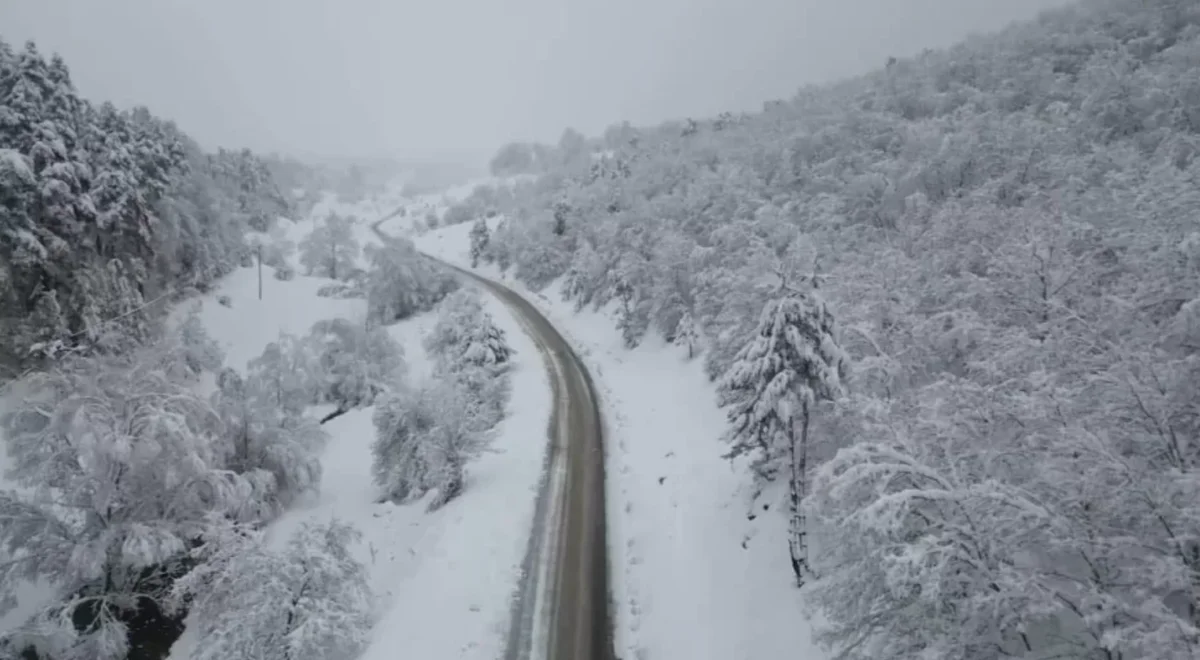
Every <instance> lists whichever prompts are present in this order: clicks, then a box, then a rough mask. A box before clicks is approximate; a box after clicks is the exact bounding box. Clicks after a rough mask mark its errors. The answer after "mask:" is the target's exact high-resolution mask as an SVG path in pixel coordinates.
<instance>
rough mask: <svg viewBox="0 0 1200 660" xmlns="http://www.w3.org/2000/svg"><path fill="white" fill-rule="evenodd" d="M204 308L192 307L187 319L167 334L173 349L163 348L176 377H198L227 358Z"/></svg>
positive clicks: (213, 371) (169, 369)
mask: <svg viewBox="0 0 1200 660" xmlns="http://www.w3.org/2000/svg"><path fill="white" fill-rule="evenodd" d="M200 309H201V308H200V306H199V305H196V306H194V307H192V309H191V310H189V311H188V313H187V316H186V317H185V318H184V320H183V322H182V323H180V324H179V326H178V327H177V328H175V330H174V331H172V332H171V333H168V335H167V336H166V337H165V338H164V341H165V342H166V343H167V345H169V346H170V347H171V349H172V350H168V351H161V353H162V355H163V356H164V357H165V358H167V360H168V363H167V364H165V365H164V368H165V369H166V370H167V371H168V373H169V374H170V375H171V377H172V379H174V380H178V381H181V382H186V381H195V380H196V379H198V378H199V376H200V374H201V373H203V372H205V371H207V372H210V373H214V374H215V373H217V372H219V371H220V370H221V366H222V364H223V363H224V361H225V352H224V351H223V350H221V346H220V344H218V343H217V342H216V340H214V339H213V338H212V337H210V336H209V335H208V331H207V330H205V329H204V322H203V321H202V320H201V318H200Z"/></svg>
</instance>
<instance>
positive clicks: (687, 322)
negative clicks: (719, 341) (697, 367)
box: [673, 312, 700, 360]
mask: <svg viewBox="0 0 1200 660" xmlns="http://www.w3.org/2000/svg"><path fill="white" fill-rule="evenodd" d="M673 339H674V340H675V343H676V344H679V345H680V346H683V347H684V348H685V349H687V356H688V359H689V360H690V359H692V358H694V357H696V348H697V346H699V344H700V331H699V329H698V328H696V321H695V320H694V319H693V318H692V313H691V312H684V313H683V316H680V317H679V323H678V324H677V325H676V326H675V333H674V337H673Z"/></svg>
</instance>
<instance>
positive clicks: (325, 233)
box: [300, 213, 359, 280]
mask: <svg viewBox="0 0 1200 660" xmlns="http://www.w3.org/2000/svg"><path fill="white" fill-rule="evenodd" d="M358 250H359V246H358V241H357V240H355V238H354V223H353V219H352V218H347V217H342V216H340V215H337V214H334V213H330V214H329V216H328V217H327V218H325V222H324V223H322V224H320V225H318V226H317V227H316V228H315V229H313V230H312V233H310V234H309V235H308V236H306V237H305V238H304V240H302V241H300V265H302V266H304V267H305V269H307V274H309V275H316V276H318V277H329V278H332V279H335V280H338V279H345V277H346V276H347V275H348V274H349V271H350V269H352V268H353V267H354V263H355V260H357V259H358Z"/></svg>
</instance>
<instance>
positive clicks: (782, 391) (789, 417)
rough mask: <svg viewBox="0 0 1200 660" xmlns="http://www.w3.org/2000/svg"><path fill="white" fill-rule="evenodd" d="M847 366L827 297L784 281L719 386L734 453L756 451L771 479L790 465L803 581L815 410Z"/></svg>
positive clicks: (759, 471)
mask: <svg viewBox="0 0 1200 660" xmlns="http://www.w3.org/2000/svg"><path fill="white" fill-rule="evenodd" d="M847 367H848V364H847V358H846V356H845V354H844V353H843V351H842V349H841V347H840V346H838V344H837V339H836V336H835V328H834V322H833V317H832V315H831V314H830V313H829V310H828V308H827V307H826V305H825V303H824V301H822V300H821V299H820V297H819V296H817V294H816V292H815V291H804V290H799V291H797V290H791V289H788V288H786V287H781V291H780V297H779V298H777V299H776V300H772V301H770V302H768V303H767V304H766V306H765V307H764V308H763V310H762V315H761V316H760V318H759V322H758V328H757V329H756V332H755V335H754V338H753V339H751V340H750V341H749V342H748V343H747V344H746V346H745V348H743V349H742V350H741V351H739V352H738V354H737V355H736V356H735V357H734V362H733V364H732V365H731V366H730V367H729V371H728V372H726V374H725V376H724V377H723V378H722V379H721V381H720V383H719V386H718V392H719V393H720V397H721V404H722V405H725V406H729V408H730V410H729V421H730V425H731V428H730V431H729V440H730V442H731V443H732V444H733V447H732V449H730V451H729V454H728V455H729V457H731V458H734V457H738V456H741V455H752V456H753V457H754V460H753V463H752V465H753V467H754V470H755V472H756V476H757V477H758V478H760V479H763V480H765V481H770V480H773V479H774V478H775V476H776V475H777V474H778V473H779V472H780V471H781V470H782V469H784V468H785V467H786V473H785V474H786V478H787V481H788V494H789V497H788V515H789V524H790V526H789V538H788V550H789V554H790V556H791V560H792V571H793V573H794V574H795V578H796V581H797V583H799V584H803V583H804V580H806V579H808V578H809V576H810V575H809V574H810V572H811V571H810V567H809V562H808V555H809V547H808V536H807V535H808V529H807V524H806V522H805V519H804V511H803V510H802V508H801V502H802V500H803V499H804V497H805V496H806V495H807V493H808V478H809V474H808V472H809V455H810V452H811V448H810V444H811V443H812V437H811V431H810V429H811V423H812V417H813V415H814V414H815V412H816V406H817V404H818V402H819V401H822V400H830V399H833V398H834V397H836V396H837V395H838V394H839V393H840V391H841V389H842V380H843V377H844V376H845V373H846V369H847Z"/></svg>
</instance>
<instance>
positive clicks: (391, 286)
mask: <svg viewBox="0 0 1200 660" xmlns="http://www.w3.org/2000/svg"><path fill="white" fill-rule="evenodd" d="M368 257H369V258H370V260H371V270H370V273H369V275H368V278H367V283H366V290H367V307H368V313H369V314H370V318H371V320H372V321H373V322H378V323H382V324H385V325H388V324H391V323H395V322H396V321H400V320H403V319H406V318H408V317H409V316H412V315H413V314H416V313H419V312H424V311H427V310H430V309H432V308H433V306H434V305H436V304H437V303H438V302H439V301H440V300H442V298H445V297H446V296H447V295H448V294H449V293H451V292H452V291H454V290H455V289H457V288H458V286H459V284H458V279H457V278H456V277H454V276H453V275H452V274H451V273H449V272H447V271H446V270H445V269H444V268H443V267H441V266H438V265H436V264H434V263H433V262H431V261H429V260H428V259H426V258H425V257H423V256H421V255H420V254H419V253H418V252H417V250H416V248H415V247H413V244H412V242H411V241H406V240H404V239H393V240H390V241H388V244H387V245H386V246H384V247H381V248H374V247H373V248H371V249H370V253H369V254H368Z"/></svg>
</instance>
